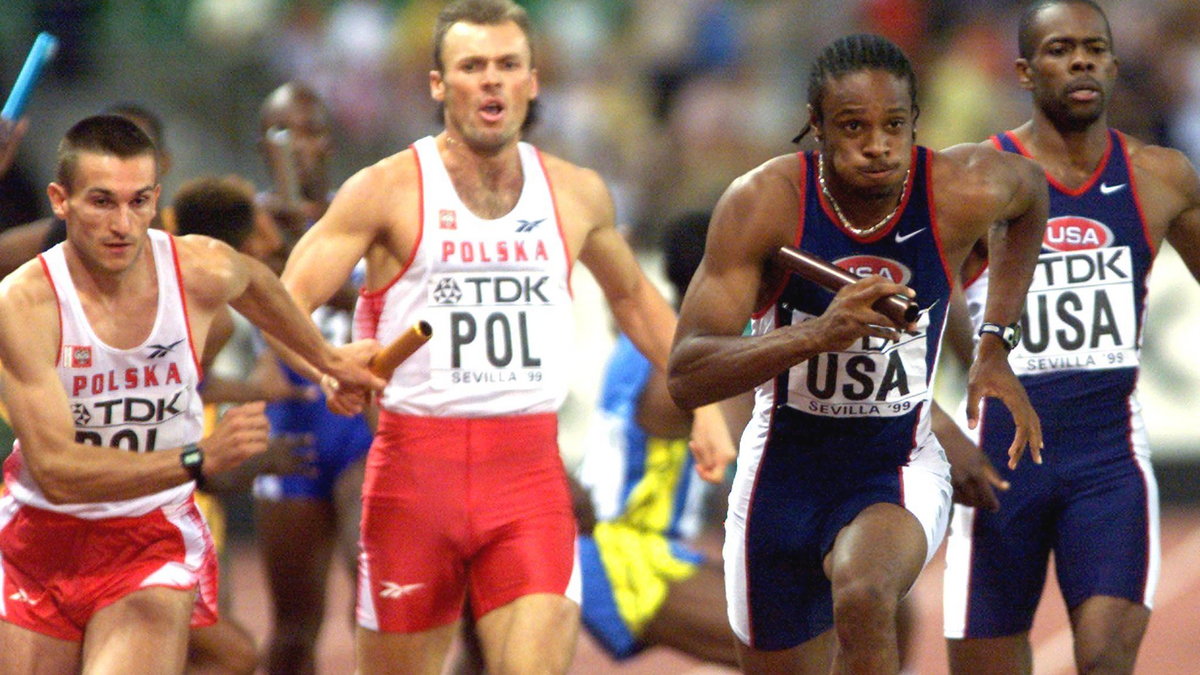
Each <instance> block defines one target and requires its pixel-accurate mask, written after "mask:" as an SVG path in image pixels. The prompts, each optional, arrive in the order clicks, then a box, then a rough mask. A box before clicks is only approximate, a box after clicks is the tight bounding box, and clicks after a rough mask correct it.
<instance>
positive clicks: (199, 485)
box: [179, 443, 204, 490]
mask: <svg viewBox="0 0 1200 675" xmlns="http://www.w3.org/2000/svg"><path fill="white" fill-rule="evenodd" d="M179 464H180V465H182V466H183V469H184V470H185V471H187V472H188V475H189V476H191V477H192V480H193V481H195V482H196V489H197V490H201V489H204V450H203V449H202V448H201V447H200V444H199V443H188V444H187V445H185V446H183V452H182V453H180V454H179Z"/></svg>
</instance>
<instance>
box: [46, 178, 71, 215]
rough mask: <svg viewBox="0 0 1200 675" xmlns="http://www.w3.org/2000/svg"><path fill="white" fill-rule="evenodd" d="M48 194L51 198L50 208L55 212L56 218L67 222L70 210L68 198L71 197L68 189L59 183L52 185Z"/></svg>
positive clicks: (48, 189) (47, 191)
mask: <svg viewBox="0 0 1200 675" xmlns="http://www.w3.org/2000/svg"><path fill="white" fill-rule="evenodd" d="M46 194H47V195H49V196H50V208H51V209H52V210H53V211H54V217H56V218H58V219H59V220H66V219H67V212H68V211H69V210H70V209H69V208H68V207H67V197H70V196H71V194H70V192H69V191H68V190H67V188H66V187H64V186H63V185H61V184H59V183H51V184H50V185H49V186H48V187H47V188H46Z"/></svg>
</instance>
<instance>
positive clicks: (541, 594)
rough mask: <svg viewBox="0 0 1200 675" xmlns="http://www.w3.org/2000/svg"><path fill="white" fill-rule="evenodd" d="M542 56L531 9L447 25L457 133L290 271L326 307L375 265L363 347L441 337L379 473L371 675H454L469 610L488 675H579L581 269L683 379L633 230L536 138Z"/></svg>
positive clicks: (301, 254)
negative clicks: (452, 651) (560, 435)
mask: <svg viewBox="0 0 1200 675" xmlns="http://www.w3.org/2000/svg"><path fill="white" fill-rule="evenodd" d="M531 59H532V53H531V51H530V41H529V20H528V18H527V16H526V14H525V11H524V10H523V9H521V8H520V7H519V6H518V5H516V4H514V3H513V2H511V1H510V0H474V1H469V2H456V3H453V4H451V5H450V6H448V7H447V8H446V9H444V10H443V11H442V13H441V14H440V15H439V17H438V21H437V25H436V30H435V34H434V70H433V71H432V72H431V73H430V76H429V80H430V91H431V94H432V96H433V98H434V99H435V100H436V101H438V102H439V103H440V104H442V105H443V120H444V123H445V130H444V131H443V132H442V133H440V134H438V135H437V136H432V137H427V138H423V139H421V140H419V141H417V142H416V143H414V144H413V146H412V147H410V148H408V149H406V150H404V151H403V152H400V153H398V154H396V155H393V156H391V157H389V158H387V159H384V160H382V161H380V162H379V163H377V164H375V165H373V166H371V167H368V168H366V169H364V170H362V171H360V172H359V173H358V174H357V175H355V176H354V177H352V178H351V179H350V180H349V181H347V182H346V184H345V185H344V186H343V187H342V189H341V191H340V192H339V194H338V195H337V197H336V198H335V199H334V201H333V204H332V205H331V206H330V208H329V210H328V211H327V212H326V214H325V216H324V217H323V218H322V219H321V220H320V221H318V222H317V223H316V224H315V225H313V227H312V228H311V229H309V231H308V232H307V233H306V234H305V235H304V237H303V238H302V239H301V240H300V242H299V243H298V244H297V245H296V247H295V249H294V251H293V253H292V255H291V257H290V259H289V261H288V265H287V268H286V269H285V271H284V275H283V278H284V283H285V285H287V286H288V287H289V289H290V290H291V291H292V292H293V294H294V295H295V296H296V297H297V299H298V300H299V301H300V304H301V306H303V307H306V308H313V307H316V306H318V305H320V304H322V303H323V302H325V301H326V300H327V299H328V298H329V297H330V296H331V295H332V294H333V293H334V292H335V291H336V290H337V289H338V287H339V286H340V285H341V284H342V283H343V282H344V281H345V280H346V278H347V277H349V275H350V273H351V270H352V269H353V267H354V265H355V263H356V262H357V261H358V260H359V259H361V258H363V257H364V256H366V257H367V262H368V269H367V287H368V288H370V289H374V290H372V291H368V292H366V293H365V294H364V297H363V298H362V300H361V307H360V310H361V311H360V316H359V319H360V320H359V321H357V323H358V328H359V330H360V335H362V334H363V331H365V332H366V334H369V335H373V336H375V337H378V338H379V339H380V340H381V341H387V340H389V339H391V338H392V337H394V336H396V335H397V334H399V333H401V332H402V331H404V330H407V329H408V328H409V327H410V326H412V324H413V323H414V322H415V321H417V320H426V321H429V322H430V324H432V325H433V336H434V337H433V339H432V341H431V342H430V344H428V345H426V346H425V347H423V348H422V349H421V350H420V351H418V352H417V353H416V354H415V355H414V356H413V357H411V358H410V359H409V360H408V361H407V362H405V363H404V364H402V365H401V366H400V368H399V369H398V370H397V371H396V373H395V374H394V375H393V376H392V379H391V382H390V383H389V384H388V387H387V389H386V390H385V391H384V394H383V398H382V401H381V404H382V407H383V412H382V414H381V420H380V423H379V430H378V432H377V435H376V439H375V442H374V444H373V445H372V447H371V450H370V453H369V455H368V457H367V470H366V483H365V485H364V488H363V530H362V546H363V552H362V559H361V567H360V570H359V571H360V575H359V586H360V589H359V595H358V597H359V609H358V621H359V631H358V659H359V663H358V668H359V671H360V672H361V673H363V674H364V675H372V674H374V673H381V672H396V673H436V672H439V671H440V668H441V664H442V662H443V660H444V658H445V654H446V651H447V649H448V647H449V644H450V641H451V638H452V637H453V636H454V633H455V625H456V624H457V622H458V618H459V616H460V613H461V611H462V606H463V600H464V597H465V595H466V594H469V597H470V605H471V608H472V610H473V612H474V613H475V616H476V619H477V626H478V631H479V637H480V643H481V645H482V648H483V653H484V659H485V661H486V663H487V668H488V671H489V672H493V673H509V672H519V673H541V672H564V671H566V669H567V668H568V666H569V664H570V661H571V656H572V654H573V651H574V646H575V641H576V635H577V633H578V625H579V607H578V604H577V603H578V599H579V585H578V577H577V572H576V566H575V562H574V561H575V523H574V519H573V517H572V513H571V500H570V496H569V495H568V490H567V483H566V477H565V475H564V472H563V466H562V461H561V459H560V457H559V452H558V444H557V418H556V412H557V410H558V408H559V406H560V405H561V404H562V402H563V400H564V398H565V396H566V391H567V383H568V380H569V377H570V373H571V358H572V356H573V354H572V349H571V344H572V339H571V338H572V335H571V334H572V327H573V324H574V319H573V317H572V312H571V291H570V272H571V268H572V267H573V265H574V263H575V261H576V260H580V261H582V262H583V263H584V264H585V265H587V267H588V268H589V270H590V271H591V272H592V274H593V275H594V276H595V277H596V279H597V280H598V282H599V284H600V286H601V288H602V289H603V291H604V293H605V295H606V297H607V298H608V301H609V302H610V304H611V305H612V308H613V311H614V314H615V315H616V318H617V321H618V323H619V326H620V329H621V330H622V331H623V332H625V333H626V334H627V335H629V337H630V338H631V339H632V340H633V342H634V344H636V345H637V346H638V348H639V349H640V350H641V351H642V352H643V353H645V354H646V355H647V356H648V357H649V358H650V360H651V361H652V362H653V363H654V364H655V365H656V366H657V367H659V368H660V369H661V368H665V366H666V359H667V353H668V351H669V349H670V343H671V337H672V334H673V331H674V328H675V316H674V313H673V312H672V311H671V308H670V306H669V305H668V304H667V302H666V301H665V300H664V299H663V298H662V296H661V295H660V294H659V293H658V291H657V290H656V289H655V287H654V285H653V284H652V283H650V282H649V281H648V280H647V279H646V277H645V275H644V274H643V273H642V271H641V270H640V269H639V268H638V266H637V263H636V261H635V259H634V257H633V255H632V252H631V251H630V249H629V247H628V245H627V244H626V243H625V242H624V240H623V239H622V238H621V236H620V234H619V233H618V232H617V229H616V227H615V223H614V211H613V203H612V199H611V197H610V196H609V194H608V190H607V188H606V187H605V186H604V184H603V182H602V181H601V180H600V177H599V176H598V175H597V174H596V173H595V172H593V171H590V170H587V169H583V168H580V167H578V166H575V165H573V164H570V163H568V162H566V161H564V160H562V159H559V158H557V157H552V156H549V155H546V154H544V153H542V152H540V151H538V150H537V149H536V148H534V147H533V146H531V145H528V144H526V143H523V142H521V132H522V129H523V128H524V127H525V124H526V122H527V121H528V114H529V112H530V104H531V102H532V101H533V99H534V98H535V97H536V96H537V92H538V81H537V71H536V70H535V69H534V68H533V66H532V62H531ZM331 405H332V406H337V405H338V398H337V397H335V398H334V400H333V402H332V403H331ZM697 417H698V420H697V426H696V427H694V430H693V438H694V439H695V440H696V442H700V443H707V444H708V446H709V447H710V449H711V448H712V446H713V445H714V444H715V443H716V441H709V440H707V439H721V438H724V439H725V441H724V446H725V447H724V451H725V452H727V453H732V446H731V443H730V442H729V441H728V431H727V430H726V428H725V425H724V420H723V419H722V418H721V414H720V412H719V411H718V410H717V409H716V408H706V409H703V410H701V411H699V414H698V415H697ZM718 447H719V446H718ZM727 460H728V456H726V461H727Z"/></svg>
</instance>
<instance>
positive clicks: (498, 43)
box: [442, 21, 530, 64]
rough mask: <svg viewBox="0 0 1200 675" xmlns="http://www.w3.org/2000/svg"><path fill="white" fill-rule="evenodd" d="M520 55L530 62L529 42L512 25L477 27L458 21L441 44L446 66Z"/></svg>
mask: <svg viewBox="0 0 1200 675" xmlns="http://www.w3.org/2000/svg"><path fill="white" fill-rule="evenodd" d="M508 54H519V55H521V56H524V57H525V58H526V59H528V58H529V55H530V48H529V40H528V39H527V38H526V36H525V32H524V31H523V30H521V27H520V26H518V25H517V24H516V23H515V22H512V21H506V22H505V23H501V24H495V25H492V24H478V23H469V22H467V21H459V22H458V23H455V24H453V25H452V26H450V28H449V29H448V30H447V31H446V37H445V38H444V40H443V42H442V59H443V61H445V62H446V63H447V64H449V63H453V62H454V61H456V60H459V59H463V58H473V57H496V56H503V55H508Z"/></svg>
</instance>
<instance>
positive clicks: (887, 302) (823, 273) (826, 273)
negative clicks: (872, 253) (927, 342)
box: [775, 246, 919, 325]
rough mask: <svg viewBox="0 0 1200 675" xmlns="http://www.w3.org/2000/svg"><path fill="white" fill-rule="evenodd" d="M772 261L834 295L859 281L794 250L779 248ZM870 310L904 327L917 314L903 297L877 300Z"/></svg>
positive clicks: (893, 296) (914, 303)
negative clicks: (872, 309) (844, 287)
mask: <svg viewBox="0 0 1200 675" xmlns="http://www.w3.org/2000/svg"><path fill="white" fill-rule="evenodd" d="M775 260H776V261H777V262H779V263H780V264H782V265H783V266H784V267H786V268H788V269H789V270H791V271H793V272H795V273H796V274H799V275H800V276H801V277H802V278H804V279H807V280H809V281H811V282H813V283H814V284H817V285H818V286H820V287H822V288H825V289H827V290H829V291H831V292H833V293H837V292H838V291H839V290H840V289H841V288H842V287H843V286H848V285H850V284H852V283H854V282H856V281H858V280H860V279H862V277H860V276H858V275H857V274H853V273H851V272H848V271H846V270H844V269H842V268H840V267H838V266H837V265H834V264H832V263H830V262H827V261H825V260H823V259H821V258H819V257H817V256H815V255H813V254H811V253H805V252H804V251H801V250H800V249H798V248H795V247H793V246H781V247H780V248H779V250H778V251H776V252H775ZM872 307H874V309H875V311H877V312H879V313H880V314H884V315H886V316H887V317H888V318H889V319H891V320H892V321H895V322H896V323H899V324H904V325H907V324H910V323H912V322H914V321H916V320H917V316H918V314H919V311H918V309H917V303H916V302H913V300H912V299H910V298H906V297H904V296H903V295H889V296H886V297H883V298H880V299H878V300H876V301H875V304H874V305H872Z"/></svg>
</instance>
